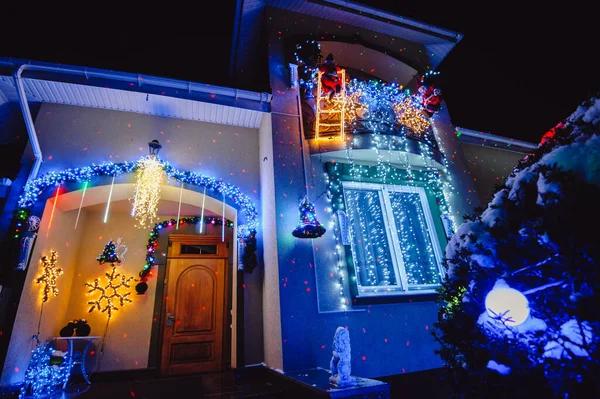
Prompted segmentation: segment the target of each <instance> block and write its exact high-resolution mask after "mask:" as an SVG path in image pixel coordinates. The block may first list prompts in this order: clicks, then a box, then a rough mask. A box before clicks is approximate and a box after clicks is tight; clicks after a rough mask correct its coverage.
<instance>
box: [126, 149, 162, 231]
mask: <svg viewBox="0 0 600 399" xmlns="http://www.w3.org/2000/svg"><path fill="white" fill-rule="evenodd" d="M163 175H164V171H163V165H162V164H161V163H160V160H158V158H157V157H156V155H147V156H145V157H142V158H141V159H140V160H139V161H138V167H137V169H136V185H135V194H134V196H133V207H132V209H131V216H133V217H135V219H136V222H137V223H136V227H138V228H146V227H148V226H149V225H150V224H152V223H154V222H155V221H156V218H157V213H158V202H159V201H160V186H161V184H162V180H163Z"/></svg>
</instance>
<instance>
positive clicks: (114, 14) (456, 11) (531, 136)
mask: <svg viewBox="0 0 600 399" xmlns="http://www.w3.org/2000/svg"><path fill="white" fill-rule="evenodd" d="M358 2H359V3H364V4H367V5H371V6H373V7H376V8H381V9H384V10H388V11H390V12H393V13H395V14H398V15H401V16H404V17H408V18H413V19H416V20H418V21H421V22H424V23H428V24H432V25H435V26H439V27H442V28H446V29H450V30H454V31H457V32H460V33H462V34H464V38H463V40H462V41H461V42H460V43H459V44H458V45H457V46H456V47H455V49H454V50H453V51H452V52H451V53H450V55H449V56H448V57H447V58H446V59H445V60H444V61H443V62H442V64H441V65H440V66H439V68H438V70H439V71H440V76H439V77H440V78H441V85H442V90H443V93H444V97H445V100H446V103H447V106H448V109H449V111H450V114H451V116H452V121H453V123H454V124H455V125H456V126H460V127H464V128H469V129H474V130H480V131H485V132H489V133H493V134H497V135H502V136H507V137H512V138H517V139H521V140H526V141H532V142H536V143H537V142H538V141H539V138H540V137H541V135H542V134H543V133H544V132H545V131H546V130H548V129H549V128H550V127H552V126H554V125H555V124H556V123H557V122H558V121H560V120H561V119H563V118H565V117H567V116H568V115H569V114H571V113H572V112H573V111H574V110H575V109H576V107H577V105H579V104H580V103H581V102H582V101H584V100H585V99H587V98H588V97H589V96H590V95H591V94H593V93H595V92H596V91H597V90H600V79H599V76H600V74H597V73H595V72H596V70H597V69H598V64H597V63H596V61H595V59H596V58H597V57H598V54H597V53H598V50H597V48H598V45H597V44H596V43H594V41H595V40H597V38H598V34H597V31H594V28H593V25H594V23H595V18H596V14H595V13H593V12H592V11H591V10H590V9H589V8H588V9H584V8H578V7H575V6H573V5H571V6H570V7H569V6H567V4H573V3H572V2H561V3H560V4H561V6H560V7H555V8H551V7H550V6H549V3H545V6H544V7H543V8H540V7H538V8H531V9H526V8H524V7H523V6H519V7H517V6H515V5H510V4H509V3H507V2H494V3H493V2H477V3H475V4H477V6H476V7H466V6H463V7H458V6H456V3H457V2H450V1H446V2H440V3H439V4H436V3H435V2H425V1H419V2H413V3H412V4H405V3H407V2H397V1H390V0H359V1H358ZM522 3H525V2H523V1H522V2H521V4H522ZM212 4H213V5H212V6H213V7H215V5H217V4H218V12H215V11H210V10H208V9H201V8H199V7H197V8H195V9H191V10H190V9H188V8H187V6H184V5H177V4H174V6H173V7H171V8H170V9H166V7H165V5H166V3H163V4H162V5H161V7H160V8H158V9H156V10H155V11H152V10H150V8H152V6H151V5H146V6H143V7H134V6H119V7H118V10H116V9H106V8H102V6H101V5H100V3H99V4H98V5H97V6H93V7H92V6H90V5H86V7H85V10H84V8H81V10H78V9H75V8H71V9H70V10H64V9H62V10H61V9H58V8H56V5H55V4H50V5H45V6H43V7H39V6H35V7H36V8H35V12H32V13H27V12H25V11H24V10H23V9H22V8H21V9H20V11H19V9H15V10H10V9H8V12H7V13H6V15H7V16H8V15H12V16H14V18H5V19H4V20H3V38H2V41H1V42H0V57H16V58H24V59H31V60H37V61H48V62H56V63H62V64H71V65H83V66H89V67H96V68H103V69H110V70H117V71H125V72H133V73H142V74H149V75H157V76H164V77H171V78H176V79H181V80H191V81H197V82H202V83H212V84H217V85H225V86H227V85H228V82H227V74H228V67H229V57H230V46H231V35H232V30H233V14H234V10H235V0H221V1H220V2H217V3H212ZM32 7H33V6H32ZM75 13H76V14H75Z"/></svg>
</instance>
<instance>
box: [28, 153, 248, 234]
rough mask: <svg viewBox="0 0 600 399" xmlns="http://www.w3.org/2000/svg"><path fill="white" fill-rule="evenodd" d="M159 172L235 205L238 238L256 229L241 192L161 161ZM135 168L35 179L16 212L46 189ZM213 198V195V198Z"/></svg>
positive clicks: (104, 167) (107, 166)
mask: <svg viewBox="0 0 600 399" xmlns="http://www.w3.org/2000/svg"><path fill="white" fill-rule="evenodd" d="M161 164H162V167H163V170H164V171H165V173H166V175H167V176H168V177H171V178H174V179H175V180H177V181H179V182H183V183H186V184H191V185H196V186H200V187H206V188H207V189H208V190H210V191H213V192H215V193H218V194H219V196H224V197H225V198H226V199H229V200H231V201H232V202H233V203H234V204H236V205H237V206H238V207H239V208H240V209H241V211H242V213H243V214H244V215H245V217H246V224H245V225H238V229H237V231H238V237H239V238H245V237H248V236H249V235H250V234H251V232H252V231H253V230H256V229H257V228H258V212H257V210H256V205H255V204H254V202H253V201H252V200H251V199H250V198H249V197H248V196H247V195H245V194H243V193H242V192H241V190H240V189H239V188H238V187H236V186H234V185H232V184H228V183H224V182H221V181H219V180H217V179H215V178H213V177H208V176H205V175H201V174H198V173H195V172H188V171H182V170H179V169H177V168H175V167H174V166H172V165H170V164H169V163H168V162H166V161H161ZM138 166H139V163H138V162H137V161H136V162H123V163H112V162H111V163H102V164H100V165H96V164H92V166H87V167H83V168H73V169H66V170H63V171H60V172H54V171H53V172H49V173H46V174H44V175H42V176H40V177H39V178H37V179H34V180H32V181H30V182H29V183H27V185H26V186H25V189H24V192H23V194H22V195H21V197H20V198H19V206H20V208H30V207H32V206H33V205H34V204H36V203H37V202H38V200H39V199H40V196H41V195H42V194H43V193H44V190H45V189H47V188H48V187H55V186H59V185H61V184H64V183H73V182H85V181H89V180H91V179H92V177H99V176H109V177H113V176H115V177H116V176H120V175H122V174H125V173H131V172H135V171H136V170H137V168H138ZM215 198H217V197H216V194H215Z"/></svg>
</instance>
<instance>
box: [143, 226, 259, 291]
mask: <svg viewBox="0 0 600 399" xmlns="http://www.w3.org/2000/svg"><path fill="white" fill-rule="evenodd" d="M201 219H202V221H203V222H204V223H206V224H212V225H216V226H222V225H223V219H221V218H216V217H212V216H209V217H205V218H201V217H198V216H193V217H184V218H180V219H179V224H180V225H182V224H184V223H187V224H198V223H199V222H200V220H201ZM233 225H234V224H233V222H232V221H231V220H229V219H226V220H225V226H227V227H231V228H233ZM173 226H177V220H176V219H169V220H165V221H163V222H160V223H156V225H155V226H154V228H153V229H152V231H151V232H150V238H148V245H147V246H146V264H145V265H144V267H143V268H142V270H140V273H139V276H140V280H139V283H138V284H137V285H136V286H135V290H136V292H137V293H138V294H139V295H143V294H145V293H146V290H147V289H148V284H147V283H146V281H148V277H149V276H152V272H151V269H152V267H153V266H155V265H156V258H155V255H154V252H155V251H156V247H157V246H158V238H159V237H160V231H161V230H162V229H165V228H169V227H173ZM248 239H249V240H251V239H252V236H250V237H248Z"/></svg>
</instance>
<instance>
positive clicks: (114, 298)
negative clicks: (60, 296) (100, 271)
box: [85, 266, 133, 319]
mask: <svg viewBox="0 0 600 399" xmlns="http://www.w3.org/2000/svg"><path fill="white" fill-rule="evenodd" d="M106 278H107V283H106V285H104V286H102V285H101V284H100V282H99V279H95V280H94V283H93V284H90V283H85V285H86V286H88V287H90V290H89V291H88V295H90V294H92V293H94V292H96V291H98V292H99V293H100V294H99V297H98V298H97V299H96V300H95V301H88V305H92V306H91V307H90V310H89V311H88V312H90V313H91V312H93V311H94V310H99V311H101V312H102V313H107V314H108V318H109V319H110V318H111V317H112V311H113V310H115V311H116V310H119V308H118V307H117V306H116V305H115V303H118V304H119V305H120V306H121V307H123V306H125V303H126V302H133V301H132V300H131V299H129V298H128V297H129V295H131V292H129V291H127V292H124V293H122V292H121V290H122V289H124V288H131V286H130V285H129V283H130V282H131V281H132V280H133V277H126V276H125V275H124V274H121V273H117V268H116V267H114V266H113V268H112V271H111V272H110V273H109V272H106Z"/></svg>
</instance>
